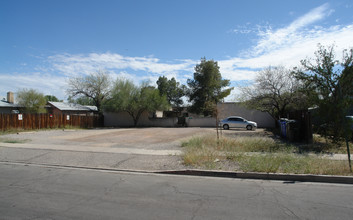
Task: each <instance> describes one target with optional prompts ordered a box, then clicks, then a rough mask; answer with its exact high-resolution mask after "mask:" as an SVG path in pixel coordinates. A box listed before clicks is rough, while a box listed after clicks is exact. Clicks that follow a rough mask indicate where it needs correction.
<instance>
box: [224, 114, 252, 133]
mask: <svg viewBox="0 0 353 220" xmlns="http://www.w3.org/2000/svg"><path fill="white" fill-rule="evenodd" d="M219 125H220V126H222V127H223V129H225V130H228V129H229V128H246V129H247V130H255V129H256V128H257V123H256V122H253V121H248V120H246V119H245V118H242V117H239V116H230V117H228V118H226V119H223V120H221V121H220V123H219Z"/></svg>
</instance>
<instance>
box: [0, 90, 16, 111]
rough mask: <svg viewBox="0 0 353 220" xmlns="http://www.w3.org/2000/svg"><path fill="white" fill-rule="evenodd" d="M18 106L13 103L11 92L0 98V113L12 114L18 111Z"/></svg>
mask: <svg viewBox="0 0 353 220" xmlns="http://www.w3.org/2000/svg"><path fill="white" fill-rule="evenodd" d="M19 110H20V106H19V105H17V104H14V95H13V93H12V92H8V93H7V98H2V99H1V100H0V113H5V114H11V113H12V114H13V113H19Z"/></svg>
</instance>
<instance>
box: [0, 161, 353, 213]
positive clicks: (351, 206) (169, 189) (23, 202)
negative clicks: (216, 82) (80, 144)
mask: <svg viewBox="0 0 353 220" xmlns="http://www.w3.org/2000/svg"><path fill="white" fill-rule="evenodd" d="M0 177H1V178H0V219H5V220H7V219H351V218H352V216H353V200H352V195H353V187H352V186H351V185H344V184H323V183H320V184H319V183H298V182H295V183H292V182H288V183H286V182H281V181H261V180H241V179H227V178H213V177H193V176H172V175H157V174H143V173H127V172H112V171H101V170H92V169H77V168H60V167H50V166H49V167H48V166H39V165H23V164H16V163H1V164H0Z"/></svg>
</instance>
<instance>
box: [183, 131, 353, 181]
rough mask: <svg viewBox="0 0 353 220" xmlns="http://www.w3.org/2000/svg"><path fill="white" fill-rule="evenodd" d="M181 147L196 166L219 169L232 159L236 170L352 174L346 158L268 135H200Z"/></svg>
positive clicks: (185, 157)
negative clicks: (316, 152) (325, 156)
mask: <svg viewBox="0 0 353 220" xmlns="http://www.w3.org/2000/svg"><path fill="white" fill-rule="evenodd" d="M182 147H184V155H183V161H184V164H185V165H189V166H193V167H200V168H207V169H216V168H219V164H220V162H222V161H230V162H232V163H233V164H236V166H235V167H234V169H233V170H240V171H244V172H267V173H296V174H322V175H352V173H350V171H349V167H348V162H347V161H335V160H330V159H323V158H319V157H318V156H315V155H310V156H309V155H308V154H307V153H305V154H302V153H298V152H301V151H302V149H299V148H298V146H295V145H291V144H287V143H282V142H280V141H277V140H274V139H272V138H270V137H266V136H252V137H246V136H244V137H236V138H229V137H228V138H227V137H223V138H221V139H219V140H218V141H217V138H216V137H213V136H199V137H193V138H191V139H190V140H189V141H186V142H184V143H182ZM327 149H330V147H327ZM249 152H250V153H249ZM254 152H257V153H254Z"/></svg>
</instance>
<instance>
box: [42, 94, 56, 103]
mask: <svg viewBox="0 0 353 220" xmlns="http://www.w3.org/2000/svg"><path fill="white" fill-rule="evenodd" d="M45 100H46V101H47V102H59V101H60V100H59V99H58V98H56V96H54V95H46V96H45Z"/></svg>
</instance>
